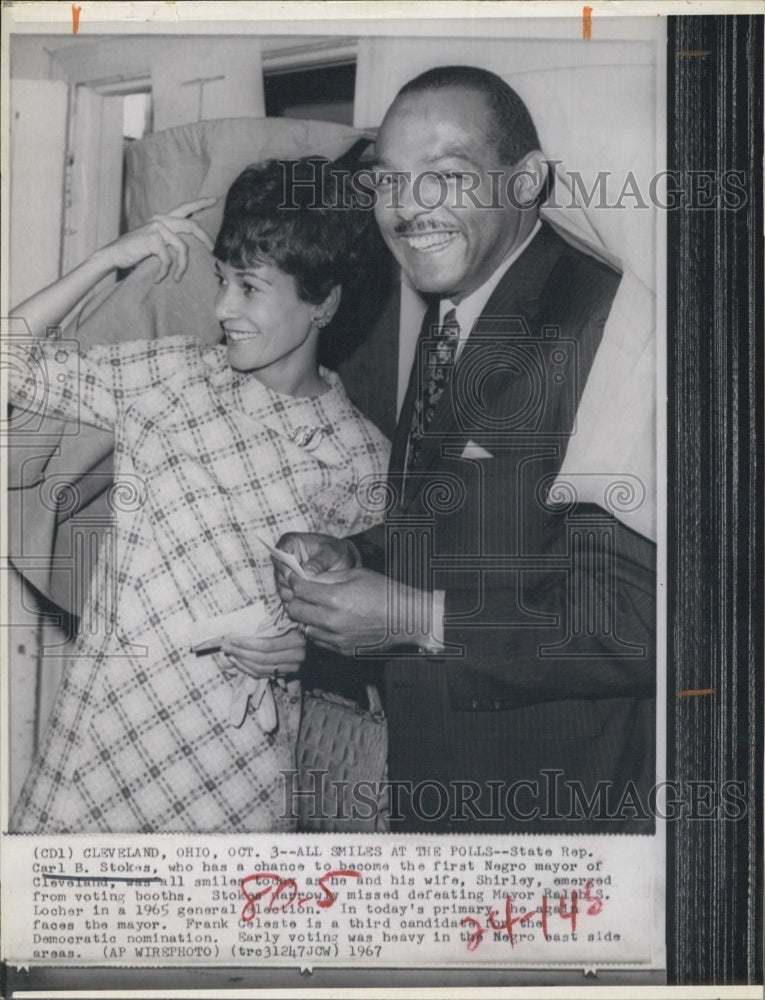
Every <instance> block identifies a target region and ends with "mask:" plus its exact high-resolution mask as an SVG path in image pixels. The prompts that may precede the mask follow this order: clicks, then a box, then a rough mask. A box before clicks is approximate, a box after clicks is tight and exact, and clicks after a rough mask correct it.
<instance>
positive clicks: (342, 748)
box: [297, 684, 388, 833]
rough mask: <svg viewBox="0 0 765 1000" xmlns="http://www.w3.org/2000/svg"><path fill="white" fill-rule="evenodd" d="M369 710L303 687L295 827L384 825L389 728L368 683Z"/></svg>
mask: <svg viewBox="0 0 765 1000" xmlns="http://www.w3.org/2000/svg"><path fill="white" fill-rule="evenodd" d="M367 697H368V699H369V709H368V710H367V709H364V708H362V707H361V706H360V705H358V704H357V703H356V702H355V701H351V700H350V699H348V698H343V697H341V696H340V695H337V694H333V693H332V692H330V691H320V690H315V691H305V692H304V693H303V716H302V719H301V723H300V734H299V736H298V745H297V768H298V779H297V780H298V789H299V790H300V791H301V792H302V793H303V794H301V795H300V796H299V797H298V806H297V812H298V829H300V830H306V831H317V832H318V831H320V832H324V833H330V832H347V833H358V832H365V833H382V832H384V831H386V830H387V829H388V794H387V788H386V787H385V786H384V780H385V776H386V761H387V756H388V726H387V722H386V719H385V713H384V712H383V708H382V703H381V702H380V695H379V694H378V692H377V688H376V687H374V686H373V685H371V684H370V685H368V686H367Z"/></svg>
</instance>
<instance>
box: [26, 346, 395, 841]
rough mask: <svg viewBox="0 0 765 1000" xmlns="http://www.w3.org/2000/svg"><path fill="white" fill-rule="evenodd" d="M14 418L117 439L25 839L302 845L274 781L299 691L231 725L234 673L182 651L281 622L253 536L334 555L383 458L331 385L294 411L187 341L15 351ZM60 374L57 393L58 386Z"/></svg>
mask: <svg viewBox="0 0 765 1000" xmlns="http://www.w3.org/2000/svg"><path fill="white" fill-rule="evenodd" d="M9 349H12V350H15V351H16V352H17V354H19V355H20V356H19V359H18V366H17V368H16V369H15V370H14V371H13V372H12V374H11V378H10V383H11V395H12V401H13V402H14V404H16V405H19V406H27V407H28V406H29V405H30V403H31V402H32V401H34V400H36V399H37V400H40V399H43V400H44V402H45V407H46V412H47V413H52V414H56V415H61V416H64V417H66V418H67V419H79V420H80V421H82V422H83V423H87V424H92V425H95V426H96V427H100V428H102V429H108V430H112V431H113V432H114V435H115V483H114V486H113V487H112V492H111V509H112V511H113V515H114V516H113V532H112V539H113V544H108V545H105V546H104V550H103V551H102V552H101V553H100V554H99V558H98V559H97V561H96V565H95V566H94V567H93V571H92V575H91V577H90V587H89V597H88V600H87V602H86V606H85V610H84V613H83V616H82V619H81V628H80V633H81V634H80V635H79V637H78V639H77V642H76V646H75V650H74V653H73V656H72V658H71V662H70V664H69V666H68V668H67V672H66V675H65V678H64V680H63V682H62V685H61V689H60V691H59V694H58V697H57V700H56V704H55V706H54V709H53V711H52V714H51V719H50V722H49V725H48V728H47V731H46V734H45V737H44V739H43V742H42V746H41V750H40V754H39V757H38V759H37V761H36V763H35V764H34V765H33V768H32V771H31V773H30V776H29V778H28V780H27V782H26V785H25V787H24V789H23V791H22V794H21V796H20V799H19V802H18V803H17V806H16V809H15V811H14V814H13V817H12V822H11V829H13V830H14V831H17V832H24V831H27V832H33V831H34V832H46V833H58V832H64V831H83V832H96V831H103V832H149V831H175V832H203V831H207V832H210V831H224V832H231V833H233V832H246V831H256V830H263V831H276V830H284V829H289V828H291V826H292V824H291V823H290V821H288V820H285V819H282V818H280V817H281V813H282V812H283V811H284V795H283V790H282V785H283V782H282V779H281V776H280V774H279V771H280V770H281V769H284V768H291V767H293V764H294V748H295V741H296V738H297V726H298V721H299V709H300V705H299V702H300V694H299V683H298V682H291V683H289V684H286V685H284V686H283V687H281V688H276V690H275V697H276V701H277V708H278V712H279V726H278V728H277V730H276V732H274V733H270V734H266V733H265V732H264V731H263V730H262V729H261V728H260V726H259V723H258V721H257V719H256V718H255V716H254V714H253V713H252V711H250V712H249V713H248V714H247V716H246V717H245V719H244V722H243V724H242V725H241V727H239V728H237V727H235V726H233V725H231V724H230V723H229V712H230V705H231V684H232V681H233V680H234V679H235V675H236V671H231V670H230V669H229V668H228V667H227V664H226V659H225V657H223V656H222V655H220V654H208V655H204V656H197V655H195V654H193V653H191V652H190V650H189V631H190V628H191V625H192V623H193V622H196V621H199V620H201V619H205V618H208V617H211V616H216V615H221V614H225V613H228V612H231V611H234V610H237V609H239V608H242V607H244V606H245V605H248V604H253V603H258V604H260V606H261V607H263V606H265V607H267V608H268V609H269V610H272V611H273V612H276V610H277V608H278V597H277V594H276V590H275V586H274V580H273V567H272V563H271V559H270V557H269V554H268V552H267V550H266V549H265V548H264V546H262V545H261V544H260V542H259V541H258V539H257V537H256V536H257V535H260V536H261V537H263V538H265V539H267V540H269V541H271V542H274V541H275V540H276V539H278V537H279V536H280V535H281V534H282V533H283V532H285V531H291V530H300V531H320V532H327V533H330V534H334V535H337V536H343V535H347V534H351V533H352V532H355V531H358V530H361V529H363V528H364V527H366V526H368V525H371V524H372V523H373V522H374V521H375V520H378V519H379V514H373V513H371V512H370V511H369V510H366V509H364V508H363V507H362V505H360V503H359V500H358V499H357V495H356V487H357V485H358V483H359V481H360V480H361V479H362V478H363V477H364V476H366V475H370V474H375V475H378V476H380V477H382V476H384V474H385V469H386V464H387V458H388V444H387V441H386V440H385V438H384V437H383V436H382V435H381V434H380V432H379V431H378V430H377V429H376V428H375V427H374V426H373V425H372V424H370V423H369V422H368V421H366V420H365V419H364V418H363V417H362V416H361V415H360V414H359V413H358V411H357V410H356V409H355V408H354V407H353V406H352V404H351V403H350V401H349V400H348V398H347V396H346V394H345V391H344V390H343V388H342V384H341V382H340V380H339V378H338V377H337V376H336V375H334V374H333V373H331V372H328V371H326V370H322V375H323V377H324V379H325V380H326V381H327V382H328V384H329V387H330V388H329V390H328V391H327V392H326V393H325V394H324V395H322V396H320V397H310V398H308V397H306V398H296V397H292V396H285V395H281V394H279V393H276V392H273V391H271V390H270V389H268V388H266V387H265V386H263V385H262V384H261V383H260V382H259V381H258V380H257V379H256V378H255V377H253V376H252V375H248V374H246V373H240V372H236V371H234V370H232V369H231V368H230V367H229V366H228V364H227V363H226V353H225V348H224V347H221V346H219V345H216V346H209V345H205V344H203V343H202V342H201V341H198V340H196V339H195V338H192V337H184V336H179V337H167V338H163V339H161V340H158V341H157V340H155V341H135V342H130V343H120V344H114V345H109V346H96V347H92V348H89V349H88V350H86V351H82V352H76V351H71V350H69V349H68V348H65V349H64V351H63V353H64V355H66V356H65V357H62V348H61V345H57V343H56V342H55V341H53V342H40V343H37V344H35V345H33V346H31V347H30V346H27V347H22V346H21V345H16V346H15V347H14V345H13V344H11V345H9ZM54 373H55V374H54Z"/></svg>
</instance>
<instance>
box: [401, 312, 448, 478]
mask: <svg viewBox="0 0 765 1000" xmlns="http://www.w3.org/2000/svg"><path fill="white" fill-rule="evenodd" d="M459 339H460V327H459V323H458V322H457V313H456V311H455V310H454V309H450V310H449V311H448V312H447V313H446V315H445V316H444V322H443V325H442V326H441V328H440V329H439V330H438V331H437V333H436V334H435V336H434V337H433V339H432V342H431V343H430V344H429V346H428V348H427V351H426V352H425V364H424V365H423V370H422V385H421V388H420V393H419V395H418V398H417V399H416V400H415V404H414V412H413V413H412V426H411V428H410V430H409V449H408V451H407V461H406V471H407V473H408V472H411V471H412V470H413V469H417V468H418V467H419V465H420V459H421V455H422V442H423V439H424V438H425V435H426V433H427V430H428V427H429V426H430V422H431V420H432V419H433V414H434V413H435V410H436V406H437V405H438V401H439V400H440V399H441V397H442V396H443V394H444V390H445V389H446V387H447V385H448V384H449V379H450V378H451V375H452V370H453V369H454V358H455V355H456V353H457V345H458V344H459Z"/></svg>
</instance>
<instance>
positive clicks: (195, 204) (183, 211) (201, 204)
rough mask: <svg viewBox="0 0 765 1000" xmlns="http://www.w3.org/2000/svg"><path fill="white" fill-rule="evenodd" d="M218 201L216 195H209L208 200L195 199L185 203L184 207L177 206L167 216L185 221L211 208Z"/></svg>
mask: <svg viewBox="0 0 765 1000" xmlns="http://www.w3.org/2000/svg"><path fill="white" fill-rule="evenodd" d="M217 200H218V198H217V196H216V195H208V196H207V197H206V198H195V199H194V200H193V201H184V202H183V204H182V205H177V206H176V207H175V208H173V209H171V210H170V211H169V212H167V213H166V214H167V215H170V216H173V217H174V218H176V219H183V218H185V217H186V216H187V215H193V214H194V213H195V212H201V211H202V209H203V208H210V207H211V206H212V205H214V204H215V202H216V201H217Z"/></svg>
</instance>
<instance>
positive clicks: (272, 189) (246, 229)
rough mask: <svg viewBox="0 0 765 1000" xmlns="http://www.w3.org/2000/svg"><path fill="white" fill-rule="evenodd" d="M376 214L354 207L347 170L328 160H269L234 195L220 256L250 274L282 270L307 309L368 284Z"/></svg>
mask: <svg viewBox="0 0 765 1000" xmlns="http://www.w3.org/2000/svg"><path fill="white" fill-rule="evenodd" d="M373 227H374V220H373V217H372V213H371V212H370V211H364V210H362V209H360V208H359V207H357V206H356V205H355V204H354V200H353V197H352V188H351V185H350V184H349V182H348V172H347V171H334V170H332V165H331V164H330V162H329V161H328V160H324V159H321V158H318V157H310V158H305V159H300V160H269V161H268V162H266V163H263V164H259V165H257V166H250V167H247V169H246V170H244V171H243V172H242V173H241V174H240V175H239V176H238V177H237V179H236V180H235V181H234V183H233V184H232V185H231V187H230V189H229V192H228V195H227V196H226V207H225V209H224V212H223V222H222V224H221V228H220V232H219V233H218V239H217V240H216V243H215V251H214V253H215V256H216V257H217V258H218V259H219V260H221V261H223V262H224V263H226V264H231V265H232V266H234V267H238V268H246V267H250V266H252V265H253V264H254V263H255V262H256V261H265V262H267V263H270V264H275V265H276V266H277V267H278V268H280V269H281V270H282V271H284V272H285V273H287V274H291V275H293V276H294V278H295V282H296V284H297V290H298V294H299V295H300V297H301V299H303V301H305V302H312V303H319V302H323V301H324V299H325V298H326V297H327V295H328V294H329V292H330V291H331V289H332V287H333V286H334V285H342V286H343V287H347V286H349V285H352V284H353V283H354V282H357V281H359V280H361V278H362V274H363V265H365V264H366V263H367V262H368V261H369V258H370V244H371V243H372V242H373V241H374V238H375V237H374V231H373Z"/></svg>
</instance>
